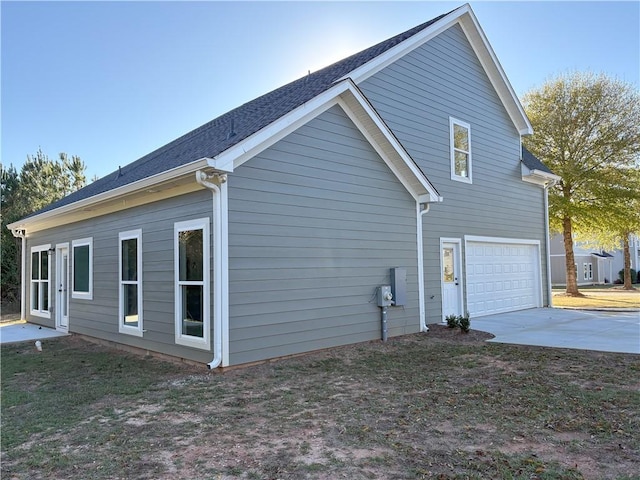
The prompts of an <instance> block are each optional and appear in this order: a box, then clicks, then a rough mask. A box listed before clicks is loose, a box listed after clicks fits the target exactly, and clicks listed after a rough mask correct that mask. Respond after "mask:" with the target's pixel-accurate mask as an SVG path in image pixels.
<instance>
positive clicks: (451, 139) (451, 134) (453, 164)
mask: <svg viewBox="0 0 640 480" xmlns="http://www.w3.org/2000/svg"><path fill="white" fill-rule="evenodd" d="M456 125H458V126H459V127H463V128H466V129H467V137H468V138H467V141H468V143H469V150H468V151H465V150H461V149H456V148H455V138H454V127H455V126H456ZM449 146H450V160H451V180H455V181H457V182H463V183H473V180H472V176H471V172H472V171H473V169H472V167H471V166H472V161H471V125H469V124H468V123H467V122H463V121H462V120H458V119H456V118H453V117H449ZM456 151H459V152H463V153H466V154H467V156H468V159H469V160H468V163H467V166H468V172H467V176H466V177H463V176H461V175H456Z"/></svg>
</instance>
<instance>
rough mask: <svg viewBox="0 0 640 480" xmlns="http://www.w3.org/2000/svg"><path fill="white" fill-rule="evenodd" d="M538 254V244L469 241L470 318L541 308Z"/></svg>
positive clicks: (468, 295)
mask: <svg viewBox="0 0 640 480" xmlns="http://www.w3.org/2000/svg"><path fill="white" fill-rule="evenodd" d="M538 251H539V245H538V244H537V243H533V244H531V243H506V242H503V241H500V242H498V241H468V242H467V244H466V255H465V257H466V269H465V270H466V274H467V308H468V310H469V313H470V314H471V316H472V317H473V316H476V317H479V316H482V315H490V314H492V313H501V312H511V311H514V310H523V309H525V308H534V307H538V306H540V305H541V303H542V302H541V301H540V298H541V296H540V261H539V260H538V258H539V254H538Z"/></svg>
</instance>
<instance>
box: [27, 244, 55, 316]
mask: <svg viewBox="0 0 640 480" xmlns="http://www.w3.org/2000/svg"><path fill="white" fill-rule="evenodd" d="M50 248H51V245H40V246H37V247H32V248H31V309H30V310H31V315H35V316H37V317H45V318H51V312H50V311H49V305H50V304H51V302H50V301H49V300H50V299H51V282H49V275H50V272H51V255H49V249H50Z"/></svg>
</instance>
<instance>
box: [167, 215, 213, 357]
mask: <svg viewBox="0 0 640 480" xmlns="http://www.w3.org/2000/svg"><path fill="white" fill-rule="evenodd" d="M209 225H210V220H209V217H205V218H198V219H195V220H187V221H184V222H176V223H174V226H173V242H174V243H173V259H174V263H173V266H174V301H175V321H174V323H175V341H176V343H177V344H178V345H184V346H187V347H193V348H200V349H205V350H209V349H210V348H211V311H210V304H211V281H210V272H211V267H210V256H211V246H210V238H209V237H210V233H209V231H210V227H209ZM188 230H202V277H203V278H202V280H201V281H186V280H180V245H179V240H178V233H180V232H184V231H188ZM183 285H201V286H202V317H203V318H202V320H203V322H202V323H203V325H202V335H203V336H202V338H200V337H194V336H191V335H185V334H183V333H182V320H183V319H182V318H181V317H182V314H181V312H182V303H181V302H182V296H181V292H180V287H181V286H183Z"/></svg>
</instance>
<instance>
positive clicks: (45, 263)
mask: <svg viewBox="0 0 640 480" xmlns="http://www.w3.org/2000/svg"><path fill="white" fill-rule="evenodd" d="M40 279H41V280H49V252H47V251H46V250H43V251H42V252H40Z"/></svg>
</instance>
